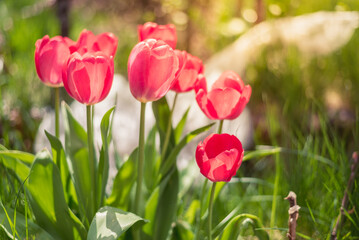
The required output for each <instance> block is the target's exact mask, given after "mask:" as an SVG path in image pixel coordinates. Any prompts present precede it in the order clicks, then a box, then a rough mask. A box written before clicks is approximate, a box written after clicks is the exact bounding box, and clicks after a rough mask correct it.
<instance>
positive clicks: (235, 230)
mask: <svg viewBox="0 0 359 240" xmlns="http://www.w3.org/2000/svg"><path fill="white" fill-rule="evenodd" d="M245 220H250V221H251V224H252V227H253V233H254V235H255V236H256V237H258V239H260V240H269V235H268V233H267V232H266V231H265V230H263V225H262V223H261V221H260V220H259V218H258V217H257V216H255V215H252V214H239V215H237V216H235V217H234V218H232V220H231V221H230V222H229V223H228V224H227V225H226V227H225V228H224V229H223V231H222V232H221V233H220V234H219V236H218V237H217V238H216V240H231V239H237V238H238V236H239V235H240V230H241V227H243V225H241V224H242V223H243V221H245Z"/></svg>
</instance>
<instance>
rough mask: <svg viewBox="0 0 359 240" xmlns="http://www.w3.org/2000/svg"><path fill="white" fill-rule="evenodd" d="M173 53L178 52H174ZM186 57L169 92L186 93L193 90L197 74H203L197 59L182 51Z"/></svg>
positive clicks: (200, 62)
mask: <svg viewBox="0 0 359 240" xmlns="http://www.w3.org/2000/svg"><path fill="white" fill-rule="evenodd" d="M175 52H180V51H178V50H175ZM182 54H184V55H185V56H186V57H185V58H184V59H185V60H184V62H183V68H182V70H181V71H180V73H179V74H178V77H177V78H176V80H175V82H174V83H173V86H172V87H171V90H173V91H175V92H178V93H180V92H188V91H191V90H192V89H194V88H195V86H196V83H197V80H198V74H200V73H203V63H202V60H201V59H199V58H198V57H195V56H192V55H191V54H189V53H187V52H185V51H183V52H182Z"/></svg>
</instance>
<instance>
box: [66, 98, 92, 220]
mask: <svg viewBox="0 0 359 240" xmlns="http://www.w3.org/2000/svg"><path fill="white" fill-rule="evenodd" d="M62 115H63V116H64V128H65V153H66V160H67V164H68V168H69V172H70V175H71V179H72V181H73V183H74V186H75V189H76V194H77V199H78V204H79V209H80V214H81V216H82V217H81V218H82V219H84V221H85V225H86V227H88V226H89V225H90V222H91V220H92V218H93V217H94V216H95V213H96V209H97V208H96V206H95V200H96V199H93V191H95V189H96V186H93V184H92V182H93V181H92V179H91V173H90V165H89V162H88V159H89V158H88V147H87V134H86V132H85V130H84V129H83V127H82V126H81V125H80V123H79V122H77V121H76V119H75V118H74V116H73V115H72V113H71V110H70V108H69V106H67V105H66V104H65V103H63V104H62Z"/></svg>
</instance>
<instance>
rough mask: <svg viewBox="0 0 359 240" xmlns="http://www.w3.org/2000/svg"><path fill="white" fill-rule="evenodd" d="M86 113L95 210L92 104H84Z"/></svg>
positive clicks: (95, 206)
mask: <svg viewBox="0 0 359 240" xmlns="http://www.w3.org/2000/svg"><path fill="white" fill-rule="evenodd" d="M86 115H87V144H88V151H89V153H88V154H89V155H88V156H89V167H90V175H91V181H92V197H93V201H94V206H93V207H94V212H96V210H97V209H96V208H97V195H96V186H97V183H96V182H97V181H96V160H95V158H94V149H93V147H94V144H93V128H92V126H93V125H92V117H93V116H92V106H91V105H87V106H86Z"/></svg>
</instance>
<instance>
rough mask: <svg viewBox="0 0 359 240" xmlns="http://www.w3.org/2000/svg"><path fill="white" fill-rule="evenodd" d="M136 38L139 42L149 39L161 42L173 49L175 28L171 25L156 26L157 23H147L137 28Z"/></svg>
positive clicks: (175, 40)
mask: <svg viewBox="0 0 359 240" xmlns="http://www.w3.org/2000/svg"><path fill="white" fill-rule="evenodd" d="M138 38H139V41H140V42H141V41H143V40H145V39H150V38H153V39H156V40H162V41H164V42H165V43H167V44H168V45H169V46H170V47H171V48H173V49H175V48H176V44H177V34H176V27H175V26H174V25H173V24H167V25H158V24H157V23H153V22H147V23H145V24H144V25H139V26H138Z"/></svg>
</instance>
